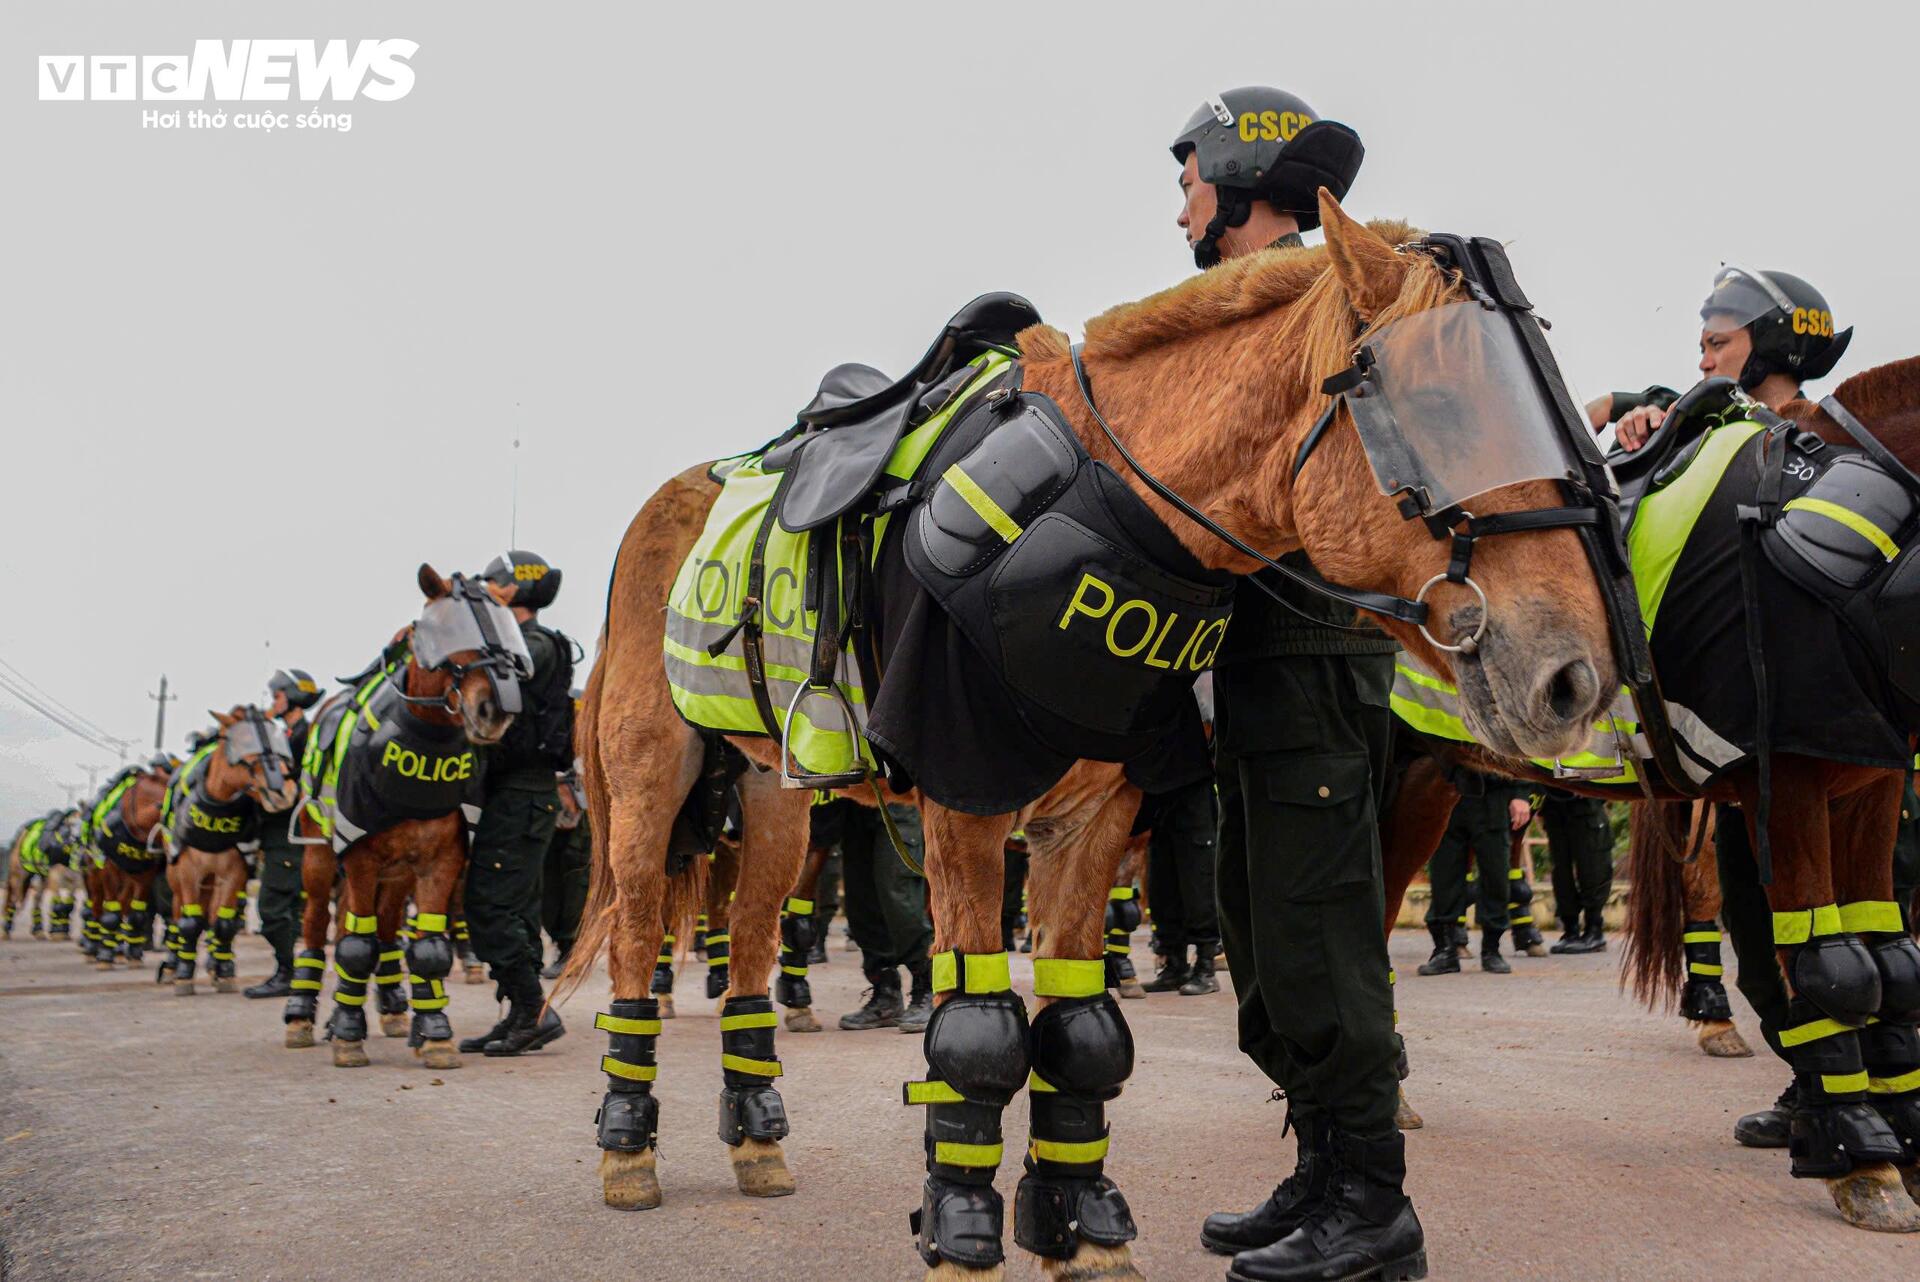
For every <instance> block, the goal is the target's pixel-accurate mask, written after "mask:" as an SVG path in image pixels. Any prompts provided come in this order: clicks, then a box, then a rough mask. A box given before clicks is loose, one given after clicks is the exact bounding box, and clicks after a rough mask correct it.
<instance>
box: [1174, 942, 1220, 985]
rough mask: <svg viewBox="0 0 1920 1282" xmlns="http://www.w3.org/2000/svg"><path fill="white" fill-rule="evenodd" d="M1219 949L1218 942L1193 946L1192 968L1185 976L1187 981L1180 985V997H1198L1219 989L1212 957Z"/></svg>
mask: <svg viewBox="0 0 1920 1282" xmlns="http://www.w3.org/2000/svg"><path fill="white" fill-rule="evenodd" d="M1219 951H1220V946H1219V945H1218V944H1195V945H1194V946H1193V970H1192V972H1191V973H1190V974H1189V975H1188V976H1187V982H1186V983H1184V984H1182V985H1180V995H1181V996H1182V997H1199V996H1201V995H1203V994H1205V993H1217V992H1219V991H1220V981H1219V980H1218V979H1216V978H1214V974H1213V959H1214V956H1215V955H1216V954H1217V953H1218V952H1219Z"/></svg>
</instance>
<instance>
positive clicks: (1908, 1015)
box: [1833, 775, 1920, 1231]
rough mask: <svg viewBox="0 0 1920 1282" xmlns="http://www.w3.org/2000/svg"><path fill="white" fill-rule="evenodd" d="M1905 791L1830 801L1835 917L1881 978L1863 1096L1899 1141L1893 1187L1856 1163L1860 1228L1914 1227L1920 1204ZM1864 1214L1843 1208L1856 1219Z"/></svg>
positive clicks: (1864, 1049)
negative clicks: (1903, 866)
mask: <svg viewBox="0 0 1920 1282" xmlns="http://www.w3.org/2000/svg"><path fill="white" fill-rule="evenodd" d="M1904 792H1905V783H1904V780H1902V779H1900V778H1899V777H1898V776H1897V775H1896V776H1893V777H1890V778H1886V779H1881V780H1878V781H1876V782H1874V783H1872V784H1870V785H1869V786H1867V787H1865V788H1862V789H1860V790H1859V791H1857V792H1854V793H1851V794H1849V795H1848V796H1846V797H1844V798H1842V799H1841V800H1840V801H1839V802H1838V803H1836V804H1835V806H1834V808H1833V865H1834V867H1833V877H1834V892H1835V898H1836V899H1837V900H1838V907H1839V909H1840V920H1841V924H1842V925H1843V926H1844V927H1845V928H1847V929H1848V930H1851V931H1853V932H1854V933H1856V934H1857V935H1858V936H1859V938H1860V942H1861V943H1862V944H1864V945H1865V946H1866V948H1867V951H1868V953H1869V954H1871V956H1872V958H1873V963H1874V968H1875V969H1876V970H1877V971H1878V972H1879V980H1880V1004H1879V1006H1878V1007H1877V1008H1876V1009H1875V1011H1874V1014H1873V1018H1872V1020H1871V1021H1870V1022H1869V1023H1868V1025H1867V1027H1866V1028H1865V1029H1864V1030H1862V1031H1861V1033H1860V1051H1861V1060H1862V1062H1863V1064H1864V1066H1865V1069H1866V1074H1867V1102H1868V1104H1869V1105H1871V1106H1872V1108H1873V1110H1874V1111H1875V1112H1876V1113H1878V1114H1879V1116H1880V1117H1881V1119H1882V1120H1883V1121H1885V1122H1886V1124H1887V1127H1888V1129H1890V1130H1891V1131H1892V1132H1893V1135H1894V1138H1895V1139H1896V1140H1898V1141H1899V1144H1900V1149H1901V1156H1900V1158H1899V1159H1898V1161H1897V1163H1896V1165H1897V1167H1898V1170H1899V1172H1900V1176H1901V1179H1902V1182H1903V1186H1904V1187H1903V1188H1900V1189H1898V1190H1896V1188H1894V1187H1890V1184H1891V1182H1890V1181H1888V1180H1886V1179H1885V1177H1884V1173H1880V1172H1876V1173H1874V1174H1868V1173H1867V1172H1864V1171H1862V1170H1859V1169H1856V1171H1855V1172H1854V1175H1853V1177H1852V1179H1853V1181H1854V1183H1855V1185H1856V1187H1855V1188H1854V1189H1853V1190H1850V1191H1851V1192H1852V1193H1853V1194H1854V1195H1855V1196H1854V1201H1855V1202H1856V1203H1857V1204H1859V1205H1861V1206H1862V1207H1863V1208H1868V1209H1870V1210H1871V1212H1872V1220H1873V1222H1872V1223H1869V1224H1866V1225H1865V1227H1871V1228H1876V1229H1891V1230H1896V1231H1912V1230H1914V1229H1920V1205H1916V1204H1915V1202H1916V1199H1920V947H1916V946H1915V944H1914V939H1913V935H1912V933H1911V927H1912V923H1911V922H1910V921H1909V919H1908V918H1907V915H1906V913H1905V911H1904V910H1903V908H1902V905H1900V904H1899V903H1898V902H1897V901H1896V898H1895V896H1894V886H1893V858H1892V852H1893V845H1894V839H1895V835H1896V832H1897V828H1898V823H1899V817H1900V808H1901V805H1902V799H1903V794H1904ZM1876 1175H1877V1176H1878V1178H1876ZM1902 1192H1903V1193H1904V1194H1905V1196H1904V1197H1901V1196H1900V1195H1899V1194H1900V1193H1902ZM1837 1197H1838V1193H1836V1198H1837ZM1842 1209H1843V1211H1844V1210H1845V1209H1846V1208H1845V1207H1844V1206H1843V1208H1842ZM1863 1218H1864V1217H1863ZM1863 1218H1855V1217H1854V1216H1852V1215H1849V1216H1848V1219H1849V1220H1850V1221H1851V1222H1852V1223H1855V1224H1862V1223H1863Z"/></svg>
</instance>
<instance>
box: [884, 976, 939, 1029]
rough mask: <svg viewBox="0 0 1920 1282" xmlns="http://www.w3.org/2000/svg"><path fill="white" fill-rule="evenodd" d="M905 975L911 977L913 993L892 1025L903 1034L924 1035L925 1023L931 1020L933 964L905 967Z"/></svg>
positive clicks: (909, 995)
mask: <svg viewBox="0 0 1920 1282" xmlns="http://www.w3.org/2000/svg"><path fill="white" fill-rule="evenodd" d="M907 973H908V974H910V975H912V976H913V991H912V992H911V993H909V994H908V997H907V1008H906V1009H905V1010H903V1011H901V1012H900V1018H899V1019H897V1020H895V1021H894V1025H895V1027H897V1028H899V1030H900V1031H901V1032H903V1033H924V1032H926V1031H927V1021H928V1020H930V1019H932V1018H933V963H932V962H931V961H920V962H916V963H914V964H913V965H911V966H909V967H907Z"/></svg>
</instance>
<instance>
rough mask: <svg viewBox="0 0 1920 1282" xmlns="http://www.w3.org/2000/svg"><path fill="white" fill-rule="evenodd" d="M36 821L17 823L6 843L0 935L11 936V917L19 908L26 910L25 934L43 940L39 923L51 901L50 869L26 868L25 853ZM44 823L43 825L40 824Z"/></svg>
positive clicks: (43, 934) (36, 863) (10, 937)
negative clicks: (16, 830) (15, 829)
mask: <svg viewBox="0 0 1920 1282" xmlns="http://www.w3.org/2000/svg"><path fill="white" fill-rule="evenodd" d="M38 822H39V821H38V820H29V821H27V822H26V823H24V824H21V825H20V830H19V831H18V832H16V833H14V834H13V840H12V841H11V842H9V843H8V844H7V888H6V902H5V904H4V906H3V907H0V935H4V936H5V937H6V938H8V939H12V938H13V919H14V916H15V915H16V914H17V913H18V912H19V911H20V909H21V908H23V907H24V908H25V909H26V910H27V934H28V938H30V939H45V938H46V937H47V931H46V927H45V926H43V925H42V924H41V922H42V909H43V908H44V907H46V906H47V905H48V904H49V903H51V902H52V900H53V877H52V871H53V870H52V868H51V867H49V868H48V869H47V871H46V872H41V871H40V868H39V863H38V861H37V860H35V861H34V866H33V867H31V868H29V867H28V866H27V864H28V856H27V853H26V847H27V836H28V834H29V832H30V831H32V832H33V833H34V835H35V836H37V835H38V830H35V829H34V824H35V823H38ZM43 826H44V825H43Z"/></svg>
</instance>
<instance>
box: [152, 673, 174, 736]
mask: <svg viewBox="0 0 1920 1282" xmlns="http://www.w3.org/2000/svg"><path fill="white" fill-rule="evenodd" d="M179 697H180V696H179V695H177V694H168V693H167V674H166V673H164V672H163V673H161V674H160V693H159V694H149V695H148V696H147V698H149V699H152V700H153V701H154V702H155V703H157V704H159V705H160V709H159V712H158V713H157V714H156V715H155V717H154V722H153V750H154V751H155V752H159V751H161V750H163V749H164V748H165V747H166V746H167V703H168V701H169V700H174V699H178V698H179Z"/></svg>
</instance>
